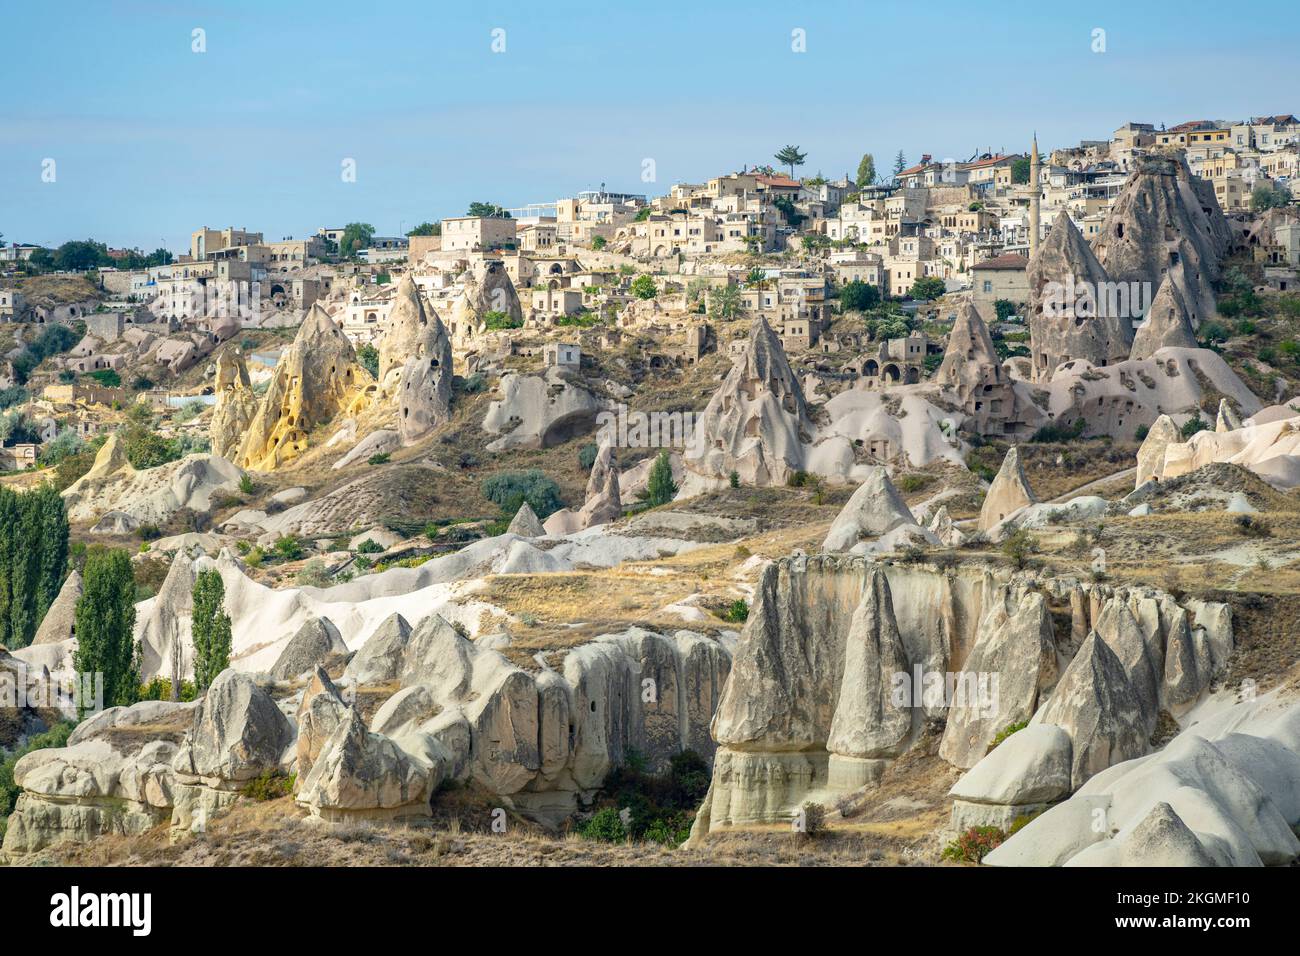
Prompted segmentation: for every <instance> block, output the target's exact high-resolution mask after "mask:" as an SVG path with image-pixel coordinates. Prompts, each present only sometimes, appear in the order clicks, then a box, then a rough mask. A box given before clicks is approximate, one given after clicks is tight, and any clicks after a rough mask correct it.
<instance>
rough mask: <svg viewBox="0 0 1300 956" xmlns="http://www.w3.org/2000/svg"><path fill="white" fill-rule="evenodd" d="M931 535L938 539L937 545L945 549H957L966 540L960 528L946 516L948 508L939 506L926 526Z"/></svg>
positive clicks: (949, 516) (950, 517)
mask: <svg viewBox="0 0 1300 956" xmlns="http://www.w3.org/2000/svg"><path fill="white" fill-rule="evenodd" d="M927 527H928V528H929V531H930V533H931V534H932V535H934V536H935V537H936V538H938V539H939V543H940V544H942V545H943V546H944V547H946V548H959V547H961V545H962V543H963V542H964V541H965V540H966V535H964V534H963V533H962V531H961V529H960V528H958V527H957V525H956V524H955V523H953V520H952V516H951V515H949V514H948V506H947V505H940V506H939V510H938V511H936V512H935V513H934V517H933V518H931V519H930V523H929V525H927Z"/></svg>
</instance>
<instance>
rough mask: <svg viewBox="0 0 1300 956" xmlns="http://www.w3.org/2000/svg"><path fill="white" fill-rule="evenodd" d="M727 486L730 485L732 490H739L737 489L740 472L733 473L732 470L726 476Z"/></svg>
mask: <svg viewBox="0 0 1300 956" xmlns="http://www.w3.org/2000/svg"><path fill="white" fill-rule="evenodd" d="M727 484H728V485H730V486H731V487H732V488H739V487H740V472H738V471H735V470H734V469H733V470H732V472H731V474H729V475H727Z"/></svg>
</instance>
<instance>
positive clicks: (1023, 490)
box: [977, 445, 1038, 531]
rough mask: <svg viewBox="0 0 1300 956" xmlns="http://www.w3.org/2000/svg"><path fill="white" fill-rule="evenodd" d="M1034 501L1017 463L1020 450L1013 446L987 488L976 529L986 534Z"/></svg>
mask: <svg viewBox="0 0 1300 956" xmlns="http://www.w3.org/2000/svg"><path fill="white" fill-rule="evenodd" d="M1037 501H1038V499H1037V498H1036V497H1034V493H1033V491H1031V490H1030V488H1029V481H1028V479H1026V478H1025V469H1024V468H1023V467H1022V466H1021V464H1020V449H1019V448H1018V447H1017V446H1015V445H1012V446H1011V447H1010V448H1009V449H1008V450H1007V457H1005V458H1003V459H1002V467H1001V468H999V469H998V474H997V477H996V478H994V479H993V484H991V485H989V492H988V494H987V495H986V496H985V497H984V506H983V507H982V508H980V517H979V521H978V523H977V527H978V528H979V530H980V531H988V530H989V529H990V528H992V527H993V526H994V525H996V524H998V523H999V522H1001V521H1003V520H1005V519H1006V518H1008V517H1010V516H1011V515H1012V514H1014V513H1015V512H1017V511H1019V510H1020V509H1021V508H1024V507H1027V506H1028V505H1032V504H1034V503H1036V502H1037Z"/></svg>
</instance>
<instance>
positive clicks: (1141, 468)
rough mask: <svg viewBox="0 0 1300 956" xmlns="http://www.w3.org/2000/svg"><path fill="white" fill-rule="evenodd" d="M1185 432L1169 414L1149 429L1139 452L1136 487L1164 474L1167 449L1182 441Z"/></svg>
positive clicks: (1162, 416) (1156, 421)
mask: <svg viewBox="0 0 1300 956" xmlns="http://www.w3.org/2000/svg"><path fill="white" fill-rule="evenodd" d="M1182 440H1183V433H1182V431H1181V430H1180V429H1179V428H1178V426H1177V425H1176V424H1174V420H1173V419H1172V418H1170V417H1169V416H1168V415H1161V416H1160V417H1159V418H1157V419H1156V420H1155V424H1153V425H1152V426H1151V428H1150V429H1148V431H1147V437H1146V438H1145V439H1143V440H1142V447H1141V448H1139V449H1138V453H1137V479H1136V481H1135V483H1134V487H1135V488H1140V487H1142V485H1144V484H1146V482H1148V481H1150V480H1151V479H1152V478H1160V477H1162V476H1163V475H1164V469H1165V449H1166V448H1168V447H1169V446H1170V445H1176V444H1179V443H1180V442H1182Z"/></svg>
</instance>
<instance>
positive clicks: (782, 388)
mask: <svg viewBox="0 0 1300 956" xmlns="http://www.w3.org/2000/svg"><path fill="white" fill-rule="evenodd" d="M812 433H813V426H812V422H811V419H810V418H809V414H808V405H807V403H806V402H805V401H804V395H803V389H802V388H801V387H800V385H799V379H798V377H797V376H796V375H795V374H794V372H793V371H792V370H791V368H790V363H789V361H788V360H787V359H786V356H785V350H784V349H783V348H782V347H781V340H780V338H778V337H777V335H776V333H775V332H773V331H772V328H771V327H770V326H769V325H768V324H767V322H766V320H764V319H763V318H762V317H761V316H760V317H759V318H757V319H755V320H754V324H753V325H752V326H751V328H750V332H749V340H748V342H747V343H746V345H745V351H744V352H743V353H742V354H741V355H740V356H739V357H738V358H737V360H736V362H735V364H734V365H733V366H732V368H731V371H730V372H728V373H727V377H726V378H725V379H724V380H723V382H722V385H721V386H720V387H719V388H718V390H717V391H716V392H714V393H713V397H712V398H711V399H710V400H709V404H708V406H707V407H706V408H705V409H704V411H703V412H702V413H701V414H700V416H699V418H698V419H697V421H696V425H695V433H694V435H693V436H692V439H691V442H690V443H689V445H688V446H687V449H686V452H685V454H684V456H683V463H684V464H685V466H686V469H687V470H688V471H691V472H695V473H696V474H698V475H701V476H703V477H705V478H708V479H713V480H716V481H725V480H726V479H727V477H728V476H729V475H730V474H731V472H733V471H735V472H737V473H738V474H739V475H740V480H741V482H743V483H744V484H746V485H779V484H784V482H785V480H786V478H787V477H788V476H789V475H790V474H792V473H793V472H795V471H798V470H799V469H801V468H803V466H804V456H805V450H804V445H805V444H806V443H807V442H809V441H811V436H812Z"/></svg>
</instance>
